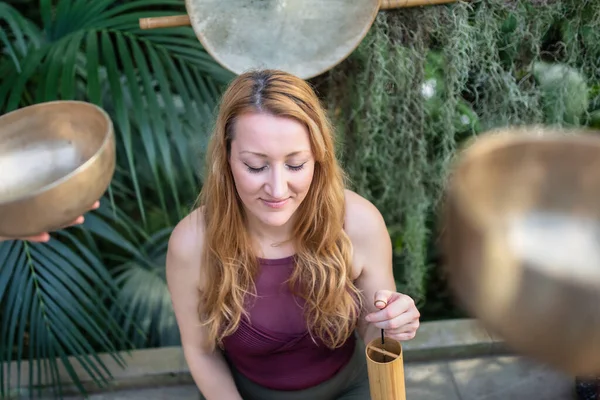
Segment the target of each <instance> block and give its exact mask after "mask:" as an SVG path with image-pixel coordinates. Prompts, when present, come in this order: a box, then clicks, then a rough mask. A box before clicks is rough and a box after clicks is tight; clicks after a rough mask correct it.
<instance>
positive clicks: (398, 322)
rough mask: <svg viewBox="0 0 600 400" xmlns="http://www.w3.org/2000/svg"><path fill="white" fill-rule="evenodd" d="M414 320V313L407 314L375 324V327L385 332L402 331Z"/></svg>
mask: <svg viewBox="0 0 600 400" xmlns="http://www.w3.org/2000/svg"><path fill="white" fill-rule="evenodd" d="M414 320H415V316H414V315H413V313H411V312H405V313H403V314H401V315H399V316H397V317H395V318H388V319H384V320H382V321H378V322H373V325H375V326H376V327H377V328H379V329H384V330H396V329H398V330H400V329H403V327H404V326H405V325H408V324H410V323H411V322H413V321H414Z"/></svg>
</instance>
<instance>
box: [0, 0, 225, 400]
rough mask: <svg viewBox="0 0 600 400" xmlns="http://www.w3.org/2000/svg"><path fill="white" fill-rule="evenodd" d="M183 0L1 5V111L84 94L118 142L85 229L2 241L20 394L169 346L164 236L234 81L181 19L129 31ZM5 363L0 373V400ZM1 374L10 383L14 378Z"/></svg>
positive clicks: (192, 184)
mask: <svg viewBox="0 0 600 400" xmlns="http://www.w3.org/2000/svg"><path fill="white" fill-rule="evenodd" d="M12 4H15V3H12ZM181 6H182V2H181V1H179V0H143V1H142V0H133V1H127V2H123V1H119V0H54V1H51V0H40V1H39V2H37V1H36V2H34V1H31V0H22V1H21V3H20V4H15V5H14V6H13V5H11V4H9V3H7V2H0V23H1V24H0V43H1V44H0V46H1V47H0V49H1V52H2V55H3V56H2V57H1V58H0V76H2V79H1V80H0V113H6V112H9V111H12V110H15V109H17V108H20V107H24V106H27V105H30V104H35V103H39V102H44V101H52V100H59V99H77V100H85V101H89V102H92V103H94V104H97V105H100V106H101V107H103V108H104V109H105V110H107V111H108V112H109V114H110V116H111V117H112V119H113V121H114V123H115V129H116V135H117V142H118V143H117V161H118V165H117V171H116V174H115V178H114V180H113V182H112V184H111V187H110V190H109V193H108V195H107V198H105V199H103V201H102V207H101V209H100V210H98V211H97V212H93V213H88V214H87V215H86V222H85V224H84V225H83V227H82V228H73V229H69V230H65V231H63V232H60V233H57V234H54V235H53V239H52V240H51V241H50V242H49V243H47V244H29V243H22V242H3V243H0V260H1V261H2V266H1V268H0V324H1V325H0V349H2V350H1V351H0V357H1V361H0V362H1V363H3V364H4V365H8V363H10V362H11V361H12V360H16V362H17V363H18V364H19V365H20V363H21V360H23V359H24V360H29V362H30V365H31V368H32V369H31V370H30V374H29V376H30V380H29V382H28V386H29V388H30V389H33V388H34V387H35V386H36V385H37V384H39V383H41V378H42V377H44V376H45V377H46V378H47V379H46V381H47V382H50V383H51V384H52V386H53V387H54V388H56V389H57V391H56V394H57V396H60V394H61V392H62V389H63V388H62V387H61V385H60V380H59V375H58V371H59V368H61V366H62V368H64V369H65V370H66V371H67V372H68V373H69V376H70V378H71V379H72V380H73V381H74V382H75V384H77V385H78V386H79V389H80V390H81V391H84V388H83V387H82V386H81V385H80V382H79V380H78V378H77V376H76V374H75V368H76V364H80V365H81V367H82V368H83V370H84V371H85V372H86V373H87V374H89V376H90V377H91V378H92V379H94V380H95V382H96V383H97V384H98V385H104V384H105V383H106V381H107V379H109V378H110V374H109V371H108V370H107V369H106V367H105V365H104V364H103V362H102V361H101V360H100V359H99V358H98V357H97V354H98V353H99V352H109V353H111V354H112V355H113V357H114V359H115V360H116V361H118V362H119V363H121V364H122V361H123V360H122V359H121V357H120V356H119V353H117V351H119V350H124V349H125V350H127V349H130V348H132V347H152V346H162V345H177V344H179V333H178V329H177V326H176V323H175V319H174V315H173V311H172V307H171V303H170V297H169V296H168V292H167V288H166V283H165V277H164V263H165V252H166V242H167V240H168V236H169V233H170V231H171V229H172V227H173V226H174V224H175V223H177V221H179V220H180V219H181V218H182V217H183V216H184V215H185V214H186V213H187V212H188V210H189V208H190V206H191V204H192V203H193V201H194V200H195V198H196V196H197V194H198V190H199V188H200V186H201V177H200V175H199V166H200V161H201V155H202V153H203V148H204V146H205V144H206V140H207V136H208V131H209V129H210V125H211V123H212V117H213V110H214V108H215V105H216V101H217V99H218V96H219V94H220V92H221V90H222V87H223V85H224V84H226V83H227V81H228V80H229V79H230V78H231V76H232V75H231V74H230V73H229V72H227V71H225V70H224V69H223V68H221V67H220V66H219V65H218V64H217V63H216V62H214V61H213V60H212V58H211V57H210V56H209V55H208V54H207V53H206V52H205V51H204V50H203V49H202V47H201V46H200V44H199V42H198V40H197V38H196V36H195V35H194V33H193V31H192V29H191V27H184V28H173V29H160V30H148V31H143V30H141V29H139V25H138V24H139V23H138V20H139V18H142V17H150V16H157V15H165V14H166V15H168V14H170V13H172V12H173V13H181V12H182V10H181ZM69 356H73V357H75V359H70V358H67V357H69ZM19 365H18V368H17V369H19V368H20V366H19ZM6 371H8V370H7V369H5V368H0V396H2V397H3V396H5V395H6V394H7V392H8V387H6V386H5V385H4V383H5V379H8V378H9V377H7V376H6ZM10 378H11V379H12V380H13V383H14V379H16V380H17V383H18V384H19V385H20V384H21V382H20V380H21V376H20V375H19V376H16V377H10ZM8 383H10V382H8ZM9 386H10V385H9Z"/></svg>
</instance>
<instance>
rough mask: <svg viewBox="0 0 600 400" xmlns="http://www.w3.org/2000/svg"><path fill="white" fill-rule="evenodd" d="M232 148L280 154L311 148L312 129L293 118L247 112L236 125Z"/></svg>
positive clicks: (239, 118) (271, 155)
mask: <svg viewBox="0 0 600 400" xmlns="http://www.w3.org/2000/svg"><path fill="white" fill-rule="evenodd" d="M233 129H234V135H233V141H232V143H231V146H232V150H235V151H238V152H243V151H246V152H253V153H261V154H265V155H267V156H269V157H278V156H282V155H287V154H290V153H295V152H300V151H310V150H311V148H310V140H309V135H308V129H307V128H306V127H305V126H304V124H302V123H300V122H298V121H297V120H295V119H293V118H288V117H280V116H275V115H271V114H266V113H249V114H243V115H240V116H239V117H237V118H236V122H235V125H234V126H233Z"/></svg>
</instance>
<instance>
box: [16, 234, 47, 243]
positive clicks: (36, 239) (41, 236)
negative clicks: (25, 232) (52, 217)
mask: <svg viewBox="0 0 600 400" xmlns="http://www.w3.org/2000/svg"><path fill="white" fill-rule="evenodd" d="M20 239H21V240H26V241H28V242H37V243H44V242H47V241H48V240H50V234H49V233H47V232H44V233H40V234H39V235H33V236H26V237H24V238H20Z"/></svg>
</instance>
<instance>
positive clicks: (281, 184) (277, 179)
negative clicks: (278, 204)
mask: <svg viewBox="0 0 600 400" xmlns="http://www.w3.org/2000/svg"><path fill="white" fill-rule="evenodd" d="M266 189H267V194H268V195H269V196H271V197H272V198H273V199H283V198H284V197H286V195H287V192H288V185H287V175H286V173H285V170H284V168H283V167H280V166H277V167H275V166H274V167H273V168H271V173H270V174H269V181H268V183H267V185H266Z"/></svg>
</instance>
